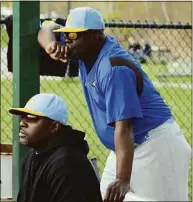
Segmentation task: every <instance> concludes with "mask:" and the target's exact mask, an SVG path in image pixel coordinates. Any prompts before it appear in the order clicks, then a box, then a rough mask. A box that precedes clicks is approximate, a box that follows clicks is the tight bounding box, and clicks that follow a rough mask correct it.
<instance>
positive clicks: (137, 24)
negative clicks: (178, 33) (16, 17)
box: [0, 18, 192, 29]
mask: <svg viewBox="0 0 193 202" xmlns="http://www.w3.org/2000/svg"><path fill="white" fill-rule="evenodd" d="M58 19H59V20H60V21H61V20H62V21H63V20H64V22H65V20H66V19H65V18H58ZM44 20H52V19H51V18H45V19H40V22H41V23H42V22H43V21H44ZM5 22H6V20H5V19H0V24H4V23H5ZM105 26H106V27H109V28H116V27H117V28H141V29H144V28H148V29H192V25H190V24H189V23H186V24H182V23H181V22H178V23H173V22H170V23H162V24H161V23H156V22H155V21H153V22H148V21H144V22H140V21H137V22H132V21H130V20H129V21H127V22H125V21H122V20H120V21H114V20H111V21H105Z"/></svg>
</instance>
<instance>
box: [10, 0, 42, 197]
mask: <svg viewBox="0 0 193 202" xmlns="http://www.w3.org/2000/svg"><path fill="white" fill-rule="evenodd" d="M39 4H40V3H39V2H38V1H36V2H30V1H27V2H23V1H19V2H13V106H14V107H24V105H25V103H26V102H27V101H28V99H29V98H30V97H31V96H33V95H34V94H36V93H39V89H40V81H39V50H38V43H37V32H38V29H39V25H40V23H39V14H40V11H39V7H40V6H39ZM18 134H19V118H18V117H13V186H12V198H13V201H16V199H17V194H18V191H19V187H20V179H21V165H22V162H23V159H24V156H25V155H26V153H27V151H28V149H27V148H25V147H23V146H22V145H20V144H19V136H18Z"/></svg>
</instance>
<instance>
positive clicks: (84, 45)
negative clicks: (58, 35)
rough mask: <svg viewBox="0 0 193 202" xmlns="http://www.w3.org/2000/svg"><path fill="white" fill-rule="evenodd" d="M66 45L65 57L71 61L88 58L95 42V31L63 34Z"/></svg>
mask: <svg viewBox="0 0 193 202" xmlns="http://www.w3.org/2000/svg"><path fill="white" fill-rule="evenodd" d="M64 35H65V38H66V45H67V47H68V48H67V50H66V51H67V57H69V58H72V59H83V58H85V57H88V55H89V53H90V51H93V48H94V47H95V46H94V44H95V43H96V41H95V40H94V37H95V35H96V31H93V30H88V31H85V32H77V33H64Z"/></svg>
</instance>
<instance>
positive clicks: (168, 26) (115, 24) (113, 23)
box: [105, 20, 192, 29]
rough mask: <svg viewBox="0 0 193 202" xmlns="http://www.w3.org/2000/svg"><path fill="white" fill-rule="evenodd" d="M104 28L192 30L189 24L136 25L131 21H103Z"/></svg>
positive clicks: (153, 23)
mask: <svg viewBox="0 0 193 202" xmlns="http://www.w3.org/2000/svg"><path fill="white" fill-rule="evenodd" d="M105 26H106V27H110V28H113V27H114V28H115V27H119V28H142V29H143V28H149V29H192V25H190V24H188V23H187V24H182V23H180V22H179V23H173V22H170V23H163V24H160V23H156V22H151V23H150V22H147V21H145V23H141V22H140V21H137V22H136V23H133V22H132V21H128V22H123V21H113V20H112V21H111V22H107V21H105Z"/></svg>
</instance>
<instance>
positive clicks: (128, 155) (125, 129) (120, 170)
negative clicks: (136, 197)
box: [104, 119, 134, 202]
mask: <svg viewBox="0 0 193 202" xmlns="http://www.w3.org/2000/svg"><path fill="white" fill-rule="evenodd" d="M114 126H115V135H114V140H115V152H116V159H117V161H116V180H115V181H114V182H113V183H112V184H110V186H109V187H108V190H107V193H106V196H105V200H104V201H105V202H106V201H107V202H111V201H117V202H122V201H123V199H124V197H125V194H126V193H127V192H128V191H129V188H130V178H131V172H132V165H133V156H134V138H133V124H132V119H129V120H122V121H116V122H115V124H114Z"/></svg>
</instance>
